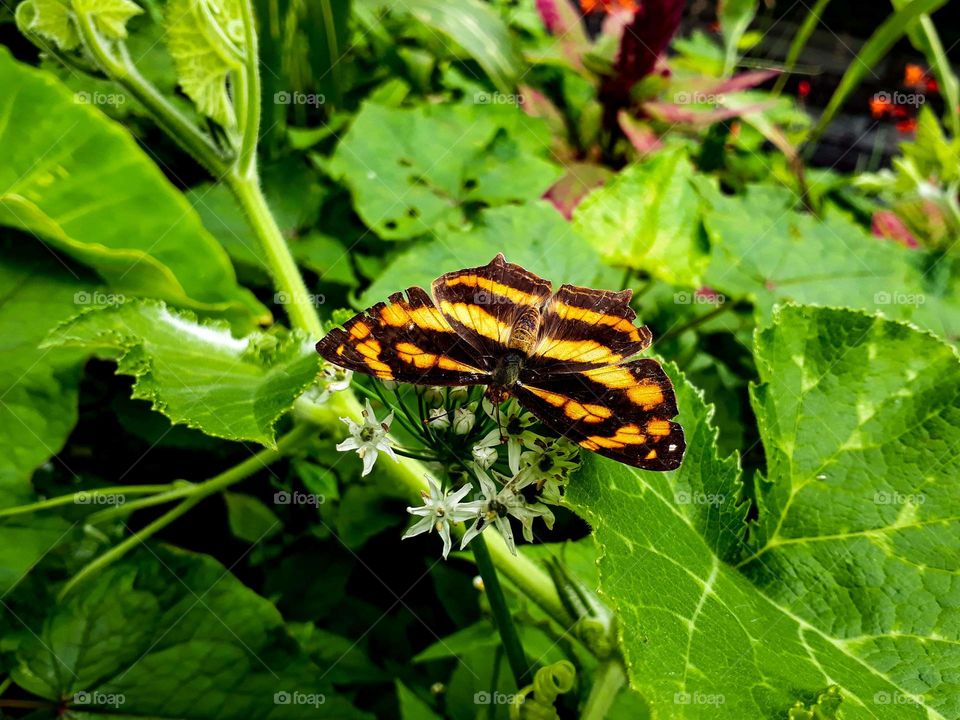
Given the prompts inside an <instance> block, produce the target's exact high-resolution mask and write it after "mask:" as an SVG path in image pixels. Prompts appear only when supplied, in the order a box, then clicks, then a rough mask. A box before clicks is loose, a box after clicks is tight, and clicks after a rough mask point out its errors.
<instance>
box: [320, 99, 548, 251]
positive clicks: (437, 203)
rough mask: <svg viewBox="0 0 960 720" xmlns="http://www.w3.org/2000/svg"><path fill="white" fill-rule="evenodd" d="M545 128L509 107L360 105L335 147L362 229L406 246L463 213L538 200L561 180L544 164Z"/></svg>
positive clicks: (337, 168)
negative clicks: (468, 208)
mask: <svg viewBox="0 0 960 720" xmlns="http://www.w3.org/2000/svg"><path fill="white" fill-rule="evenodd" d="M544 130H545V126H544V125H543V124H542V123H541V122H540V121H537V120H533V119H531V118H528V117H526V116H525V115H524V114H523V113H522V112H521V111H520V110H519V109H517V108H516V107H513V106H508V105H420V106H418V107H415V108H409V109H406V108H404V109H399V108H388V107H384V106H382V105H377V104H375V103H371V102H368V103H366V104H364V105H363V107H362V108H361V110H360V113H359V114H358V115H357V117H356V119H355V120H354V122H353V126H352V127H351V128H350V131H349V132H348V133H347V134H346V136H345V137H344V138H343V141H342V142H341V143H340V144H339V145H338V146H337V150H336V153H335V154H334V156H333V159H332V161H331V163H330V170H331V171H332V172H333V173H335V174H337V175H340V176H342V178H343V180H344V181H345V182H346V184H347V185H348V186H349V188H350V191H351V192H352V194H353V197H354V203H355V206H356V209H357V212H358V213H359V215H360V217H361V218H363V221H364V222H365V223H366V224H367V225H369V226H370V227H371V228H373V230H374V231H375V232H376V233H377V234H378V235H380V236H381V237H383V238H388V239H405V238H412V237H416V236H418V235H423V234H425V233H427V232H429V231H431V230H433V229H436V228H438V227H442V226H444V225H451V226H459V225H461V224H463V221H464V205H465V204H467V203H484V204H486V205H502V204H505V203H510V202H515V201H522V200H528V199H534V198H538V197H540V196H541V195H542V194H543V193H544V192H545V191H546V190H547V188H549V187H550V185H552V184H553V182H554V181H555V180H557V179H558V178H559V176H560V174H561V172H560V169H559V168H558V167H557V166H555V165H553V164H552V163H550V162H548V161H547V160H546V159H544V156H545V155H546V154H547V150H548V148H549V137H548V136H546V135H545V134H544Z"/></svg>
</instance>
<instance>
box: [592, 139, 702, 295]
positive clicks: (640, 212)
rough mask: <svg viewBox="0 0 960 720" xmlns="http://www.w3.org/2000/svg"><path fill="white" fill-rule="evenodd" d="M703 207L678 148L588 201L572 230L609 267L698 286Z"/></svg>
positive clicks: (630, 171)
mask: <svg viewBox="0 0 960 720" xmlns="http://www.w3.org/2000/svg"><path fill="white" fill-rule="evenodd" d="M702 205H703V201H702V199H701V197H700V194H699V193H698V192H697V190H696V188H695V186H694V170H693V166H692V165H691V163H690V160H689V158H688V157H687V154H686V151H685V150H682V149H679V148H677V149H672V150H667V151H664V152H660V153H657V154H656V155H654V156H653V158H652V159H651V160H648V161H646V162H643V163H637V164H635V165H631V166H630V167H628V168H626V169H625V170H623V171H622V172H620V173H619V174H618V175H617V176H616V177H615V178H614V179H613V180H611V181H610V182H609V183H607V184H606V185H605V186H604V187H602V188H599V189H597V190H594V191H593V192H592V193H590V194H589V195H587V197H586V198H584V200H583V201H582V202H581V203H580V204H579V205H578V206H577V209H576V210H575V211H574V213H573V224H574V226H575V227H576V228H577V229H578V230H579V231H580V233H581V234H582V235H583V236H584V237H585V238H587V240H589V241H590V243H591V244H592V245H593V246H594V247H595V248H596V249H597V251H598V252H600V254H601V255H602V256H603V257H604V259H605V260H607V262H609V263H611V264H614V265H626V266H629V267H633V268H636V269H639V270H646V271H647V272H648V273H650V274H651V275H652V276H654V277H656V278H659V279H662V280H665V281H667V282H670V283H673V284H676V285H690V286H698V285H700V280H701V276H702V273H703V270H704V269H705V268H706V265H707V252H706V242H705V240H704V239H703V238H702V237H701V235H702V231H701V214H702Z"/></svg>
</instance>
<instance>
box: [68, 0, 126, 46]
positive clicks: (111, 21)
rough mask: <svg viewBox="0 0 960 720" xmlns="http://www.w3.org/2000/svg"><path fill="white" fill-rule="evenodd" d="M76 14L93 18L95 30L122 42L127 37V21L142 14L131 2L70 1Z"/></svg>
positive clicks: (115, 0) (121, 0) (119, 0)
mask: <svg viewBox="0 0 960 720" xmlns="http://www.w3.org/2000/svg"><path fill="white" fill-rule="evenodd" d="M72 2H73V10H74V12H76V13H82V14H84V15H90V16H91V17H93V21H94V23H96V25H97V30H99V31H100V32H101V33H103V34H104V35H105V36H106V37H108V38H112V39H114V40H123V39H125V38H126V37H127V21H128V20H129V19H130V18H132V17H134V16H136V15H139V14H140V13H142V12H143V10H142V9H141V8H140V6H139V5H137V4H136V3H135V2H132V0H72Z"/></svg>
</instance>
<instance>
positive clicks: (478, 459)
mask: <svg viewBox="0 0 960 720" xmlns="http://www.w3.org/2000/svg"><path fill="white" fill-rule="evenodd" d="M473 461H474V462H475V463H476V464H477V465H478V466H479V467H480V468H481V469H483V470H486V469H487V468H488V467H490V466H491V465H493V464H494V463H495V462H496V461H497V449H496V448H492V447H488V446H485V445H474V446H473Z"/></svg>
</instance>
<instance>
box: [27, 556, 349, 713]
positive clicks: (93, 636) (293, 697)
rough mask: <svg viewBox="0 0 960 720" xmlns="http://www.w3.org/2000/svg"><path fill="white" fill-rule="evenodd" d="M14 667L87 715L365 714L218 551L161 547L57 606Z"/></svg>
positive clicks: (32, 684)
mask: <svg viewBox="0 0 960 720" xmlns="http://www.w3.org/2000/svg"><path fill="white" fill-rule="evenodd" d="M12 676H13V678H14V680H15V682H16V683H17V684H18V685H20V686H21V687H22V688H24V689H25V690H28V691H29V692H31V693H33V694H35V695H38V696H40V697H42V698H46V699H49V700H51V701H52V702H54V703H59V702H63V703H65V704H66V706H67V708H69V711H70V713H71V715H72V714H73V713H76V717H81V716H82V717H84V718H110V717H117V716H118V715H121V716H123V717H125V718H154V719H156V718H171V719H172V718H197V719H198V720H199V719H200V718H203V720H228V719H230V718H236V719H237V720H248V719H249V718H269V719H273V720H283V719H285V718H314V717H334V718H357V717H368V716H366V715H364V714H362V713H359V712H358V711H357V710H355V709H354V708H352V707H351V706H350V705H349V703H348V702H346V701H345V700H344V699H343V698H341V697H338V696H337V694H336V692H335V691H334V690H333V688H332V686H330V685H329V683H324V682H323V680H322V676H323V673H322V671H321V670H320V669H319V668H318V667H317V666H315V665H313V664H312V663H311V662H310V661H309V659H308V658H307V657H306V656H305V655H304V654H303V652H302V651H301V650H300V648H299V646H298V644H297V642H296V641H295V640H294V639H293V638H292V637H290V635H289V634H288V633H287V631H286V628H285V627H284V625H283V619H282V618H281V617H280V614H279V613H278V612H277V609H276V608H275V607H274V606H273V605H272V604H270V603H269V602H268V601H266V600H264V599H263V598H261V597H258V596H257V595H255V594H254V593H253V592H252V591H250V590H248V589H247V588H246V587H244V585H243V584H241V583H240V581H239V580H237V579H236V578H235V577H234V576H233V575H231V574H230V572H229V571H228V570H227V569H226V568H224V567H223V566H222V565H220V564H219V563H217V562H216V561H214V560H212V559H211V558H209V557H206V556H202V555H193V554H190V553H186V552H184V551H178V550H172V549H167V548H163V547H151V548H150V549H149V551H147V550H142V551H141V552H140V553H138V554H137V555H135V556H134V557H132V558H130V559H128V560H124V561H123V562H122V563H119V564H117V565H114V566H112V567H110V568H109V569H107V570H105V571H104V572H103V573H102V574H101V575H99V576H97V577H96V578H95V579H93V580H91V581H89V582H88V584H84V585H80V586H79V587H77V588H76V589H75V590H74V591H73V592H71V593H70V595H68V596H67V599H66V601H65V602H63V603H61V604H60V605H57V606H55V607H54V608H51V610H50V614H49V615H48V617H47V618H46V621H45V622H44V624H43V627H42V628H36V635H34V636H32V637H31V638H30V639H29V640H28V641H27V642H26V643H25V644H24V646H22V647H21V649H20V651H19V653H18V666H17V667H16V668H15V669H14V670H13V673H12ZM311 696H312V697H311Z"/></svg>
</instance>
